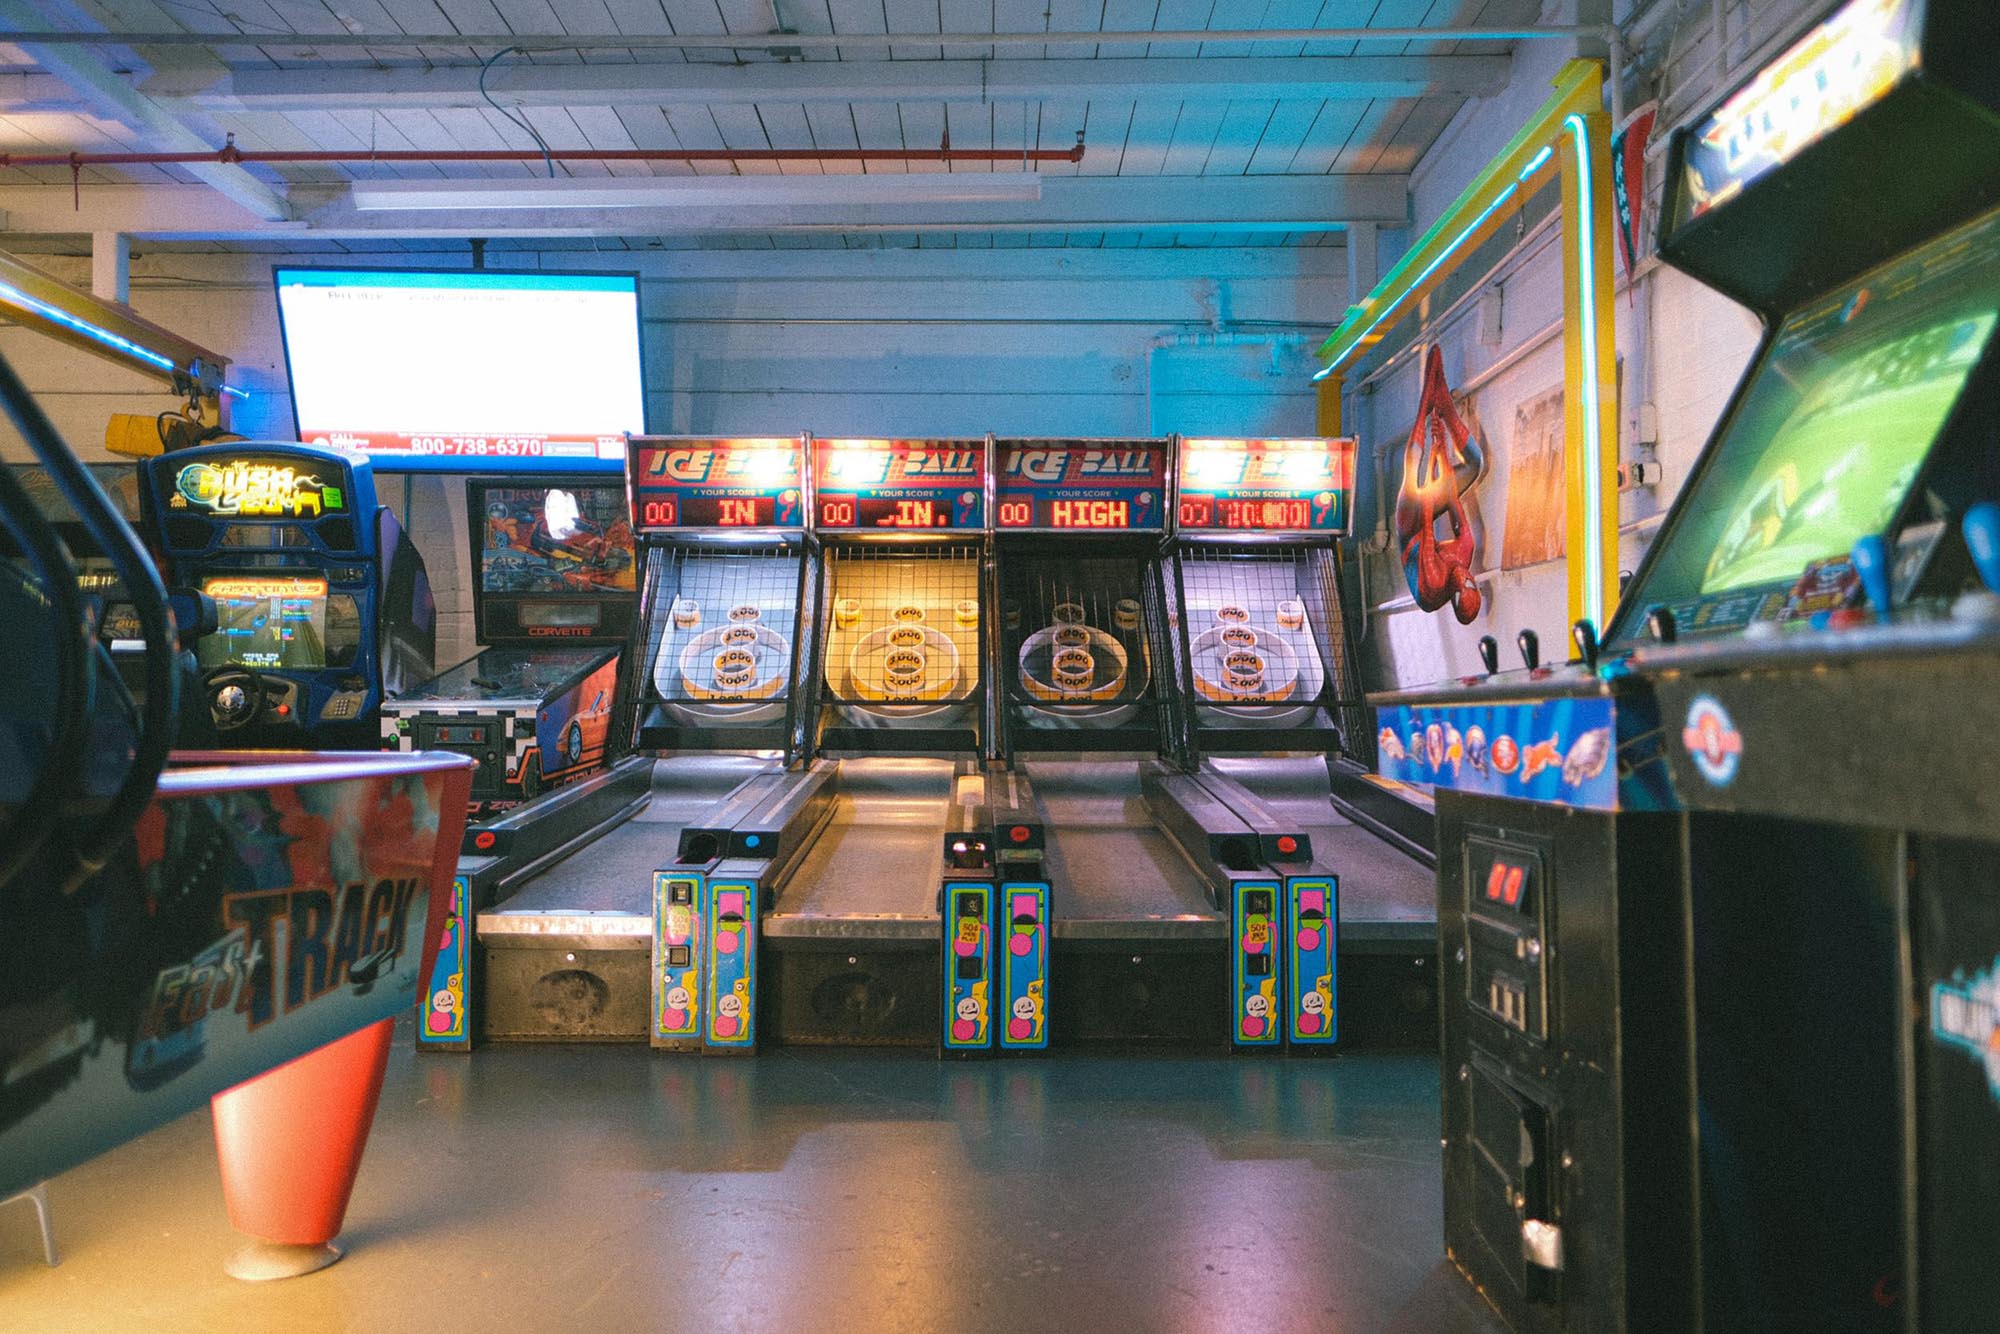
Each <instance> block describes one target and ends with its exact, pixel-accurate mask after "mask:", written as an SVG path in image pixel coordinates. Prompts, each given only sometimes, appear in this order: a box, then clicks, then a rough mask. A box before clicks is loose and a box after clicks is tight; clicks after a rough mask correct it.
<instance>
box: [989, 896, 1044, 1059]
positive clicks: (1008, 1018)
mask: <svg viewBox="0 0 2000 1334" xmlns="http://www.w3.org/2000/svg"><path fill="white" fill-rule="evenodd" d="M1000 929H1001V940H1002V944H1001V947H1000V959H999V963H1000V1000H1001V1003H1002V1004H1003V1005H1005V1006H1006V1009H1005V1010H1003V1011H1002V1012H1001V1015H1000V1018H1001V1028H1000V1033H999V1043H1000V1048H1001V1050H1003V1051H1039V1050H1041V1049H1042V1048H1044V1047H1047V1046H1048V1045H1049V887H1048V886H1047V885H1046V884H1042V883H1039V882H1022V883H1014V884H1004V885H1002V886H1000Z"/></svg>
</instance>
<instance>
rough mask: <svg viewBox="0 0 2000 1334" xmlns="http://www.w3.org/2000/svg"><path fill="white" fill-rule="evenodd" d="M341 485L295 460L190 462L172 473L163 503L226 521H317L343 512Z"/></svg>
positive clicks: (336, 478)
mask: <svg viewBox="0 0 2000 1334" xmlns="http://www.w3.org/2000/svg"><path fill="white" fill-rule="evenodd" d="M333 466H336V467H337V466H338V465H333ZM345 482H346V478H345V477H344V476H341V475H339V474H336V475H335V476H334V477H332V478H331V479H330V480H329V479H326V478H322V477H321V476H320V475H319V474H318V473H317V472H308V471H305V470H303V469H301V468H300V467H298V466H297V463H296V461H290V462H277V461H273V460H270V459H258V458H241V459H230V460H228V461H226V462H223V463H190V464H188V465H187V466H186V467H184V468H182V469H181V470H180V471H179V472H177V473H175V474H174V486H173V492H172V494H171V495H169V496H168V497H167V505H168V507H169V508H171V509H188V508H194V509H203V510H207V511H208V512H209V513H211V514H217V515H222V516H225V517H228V518H243V519H317V518H319V517H320V516H321V515H324V514H339V513H342V512H344V511H345V510H346V509H347V492H346V487H345Z"/></svg>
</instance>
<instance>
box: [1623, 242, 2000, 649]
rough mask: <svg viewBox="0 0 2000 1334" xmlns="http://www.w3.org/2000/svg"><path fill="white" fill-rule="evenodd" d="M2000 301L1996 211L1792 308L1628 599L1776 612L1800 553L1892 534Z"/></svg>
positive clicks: (1717, 618) (1724, 617) (1703, 612)
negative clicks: (1891, 526) (1804, 305)
mask: <svg viewBox="0 0 2000 1334" xmlns="http://www.w3.org/2000/svg"><path fill="white" fill-rule="evenodd" d="M1996 316H2000V213H1996V214H1993V215H1989V216H1988V217H1987V218H1985V219H1982V220H1981V221H1980V222H1978V223H1975V224H1973V225H1972V226H1971V227H1969V228H1965V229H1961V230H1960V231H1958V232H1956V233H1953V234H1951V235H1947V236H1944V237H1941V238H1939V239H1938V240H1937V241H1934V242H1931V243H1930V244H1928V245H1926V246H1924V247H1923V248H1922V249H1920V250H1917V251H1914V252H1912V253H1911V254H1909V255H1907V256H1905V257H1903V258H1902V259H1898V260H1894V261H1891V262H1890V263H1889V264H1887V265H1885V266H1883V267H1882V268H1880V269H1877V270H1876V271H1875V272H1873V273H1871V274H1869V275H1868V276H1867V277H1865V278H1864V279H1862V280H1861V281H1860V282H1859V283H1856V284H1854V285H1852V286H1849V287H1847V288H1845V289H1842V290H1839V291H1836V292H1834V293H1832V294H1830V295H1829V296H1827V297H1825V298H1823V299H1821V300H1819V301H1816V302H1814V303H1812V304H1811V305H1808V306H1806V307H1805V308H1803V309H1801V310H1799V311H1798V312H1796V313H1794V314H1793V315H1791V316H1790V317H1788V318H1787V319H1786V320H1785V322H1784V323H1783V325H1781V326H1780V328H1779V330H1778V334H1777V337H1776V338H1775V339H1774V340H1773V341H1772V343H1771V346H1770V349H1769V351H1768V352H1767V353H1766V354H1765V357H1764V361H1763V364H1762V365H1760V366H1759V367H1758V369H1757V372H1756V379H1755V381H1754V382H1753V383H1752V384H1751V385H1750V387H1749V389H1748V391H1747V392H1746V393H1745V394H1744V396H1743V399H1742V401H1741V403H1740V404H1739V405H1738V407H1737V410H1736V414H1735V416H1734V418H1733V419H1732V420H1731V421H1730V422H1729V424H1728V427H1727V430H1726V434H1725V435H1724V436H1723V437H1722V438H1721V439H1720V440H1719V441H1717V442H1716V443H1715V445H1714V446H1713V447H1712V449H1713V452H1712V455H1711V457H1710V459H1709V461H1708V463H1707V465H1706V466H1705V467H1704V468H1703V469H1702V471H1701V472H1699V473H1698V474H1697V476H1696V477H1695V479H1694V480H1693V481H1692V482H1691V483H1690V486H1691V488H1692V489H1691V491H1690V492H1689V495H1688V497H1687V501H1686V504H1685V506H1684V507H1683V509H1682V510H1681V512H1680V513H1679V515H1678V516H1677V518H1676V519H1675V521H1674V525H1673V527H1672V528H1671V529H1670V530H1669V531H1667V532H1666V533H1663V534H1662V535H1661V537H1660V539H1659V540H1660V541H1661V542H1662V543H1664V544H1665V546H1664V547H1663V549H1662V550H1661V551H1660V552H1659V554H1658V556H1657V558H1656V559H1655V561H1654V563H1653V565H1652V567H1651V569H1650V570H1649V571H1648V573H1647V575H1646V578H1645V580H1644V583H1643V584H1642V586H1640V587H1639V588H1636V589H1634V590H1633V591H1632V593H1631V595H1630V598H1629V605H1631V606H1632V607H1633V608H1634V609H1635V610H1639V609H1644V608H1648V607H1653V606H1665V607H1668V608H1670V609H1672V610H1673V612H1674V614H1675V619H1676V621H1677V622H1678V623H1679V626H1680V628H1681V630H1682V631H1683V633H1687V632H1694V633H1702V632H1709V633H1714V632H1719V631H1723V630H1728V629H1740V628H1741V627H1742V626H1744V625H1746V624H1748V623H1749V622H1751V621H1756V620H1768V619H1773V618H1775V617H1778V616H1779V615H1781V614H1782V613H1783V612H1784V607H1785V602H1786V596H1787V594H1788V593H1789V592H1790V591H1791V590H1792V589H1793V588H1794V586H1796V585H1798V583H1799V581H1800V579H1801V577H1802V576H1803V575H1804V574H1805V573H1806V569H1807V567H1808V566H1809V565H1815V564H1817V563H1819V562H1823V561H1833V560H1839V559H1841V558H1844V557H1846V555H1847V554H1848V552H1849V551H1850V550H1852V548H1853V546H1854V543H1855V541H1856V540H1857V539H1859V538H1861V537H1864V536H1867V535H1869V534H1875V533H1885V534H1886V530H1887V529H1888V528H1889V526H1890V524H1891V523H1893V522H1894V520H1895V518H1896V514H1897V512H1898V511H1899V510H1900V509H1901V507H1902V505H1903V501H1904V499H1905V497H1906V496H1907V495H1908V494H1909V491H1910V488H1911V486H1912V485H1913V484H1914V483H1915V481H1916V478H1917V475H1918V473H1919V471H1920V470H1921V468H1922V467H1923V462H1924V459H1925V458H1926V457H1927V456H1928V454H1929V453H1930V449H1931V446H1932V444H1933V443H1934V442H1935V440H1936V439H1937V436H1938V433H1939V431H1940V430H1941V429H1942V428H1943V426H1944V423H1945V419H1946V418H1947V417H1948V416H1949V415H1950V414H1951V410H1952V406H1953V405H1954V404H1955V403H1957V402H1958V399H1959V396H1960V395H1961V394H1962V393H1963V392H1964V389H1965V383H1966V379H1967V377H1968V376H1969V375H1970V374H1971V373H1972V370H1973V368H1974V367H1975V366H1977V365H1978V364H1979V362H1980V360H1981V358H1982V357H1983V356H1984V354H1985V351H1986V347H1987V344H1988V342H1989V341H1990V339H1991V337H1992V334H1993V328H1994V324H1995V322H1996ZM1636 619H1637V618H1636V617H1635V618H1629V619H1628V620H1627V625H1628V626H1629V625H1633V624H1635V622H1636Z"/></svg>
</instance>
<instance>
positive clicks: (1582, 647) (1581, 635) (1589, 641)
mask: <svg viewBox="0 0 2000 1334" xmlns="http://www.w3.org/2000/svg"><path fill="white" fill-rule="evenodd" d="M1569 637H1570V638H1571V639H1572V640H1574V641H1575V643H1576V651H1577V653H1578V654H1579V655H1581V656H1582V658H1583V665H1584V668H1585V669H1586V670H1588V671H1593V672H1594V671H1596V670H1597V626H1596V625H1595V624H1594V623H1592V621H1591V619H1590V618H1589V617H1588V616H1586V617H1584V618H1583V619H1582V620H1580V621H1578V622H1577V623H1576V624H1575V625H1572V626H1571V627H1570V628H1569Z"/></svg>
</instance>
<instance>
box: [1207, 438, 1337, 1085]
mask: <svg viewBox="0 0 2000 1334" xmlns="http://www.w3.org/2000/svg"><path fill="white" fill-rule="evenodd" d="M1354 456H1355V442H1354V441H1353V440H1351V439H1300V440H1252V439H1194V438H1183V439H1181V441H1180V457H1179V468H1178V473H1177V479H1176V480H1177V488H1176V493H1175V495H1176V503H1175V509H1176V519H1177V523H1176V529H1175V534H1176V537H1175V542H1174V543H1173V546H1172V563H1171V569H1170V578H1171V581H1172V583H1171V587H1170V589H1169V590H1168V591H1169V595H1170V601H1169V604H1168V616H1169V618H1170V620H1171V622H1172V625H1173V633H1174V635H1175V638H1176V640H1177V648H1178V650H1179V652H1178V663H1179V672H1180V676H1181V681H1182V695H1183V698H1184V699H1185V701H1186V712H1187V717H1186V721H1185V737H1186V740H1185V753H1184V755H1183V763H1184V764H1186V765H1187V766H1188V767H1189V768H1190V769H1192V770H1193V771H1194V773H1195V776H1196V778H1197V779H1198V781H1199V782H1200V783H1201V784H1202V786H1203V787H1205V788H1206V789H1207V791H1208V792H1209V794H1210V795H1211V797H1212V798H1213V800H1214V801H1215V802H1217V803H1219V804H1220V805H1221V806H1222V807H1223V808H1225V809H1226V810H1227V812H1229V813H1230V814H1232V815H1234V816H1235V817H1236V819H1237V820H1239V821H1240V822H1242V823H1243V824H1245V825H1247V827H1248V828H1250V829H1251V830H1254V831H1257V835H1258V847H1257V848H1256V849H1255V851H1254V857H1253V860H1254V862H1255V863H1256V864H1257V865H1258V866H1260V867H1262V868H1264V870H1265V872H1266V874H1265V875H1263V876H1258V877H1253V878H1249V879H1238V878H1234V877H1232V878H1231V879H1230V881H1229V890H1228V892H1229V902H1228V903H1226V904H1221V905H1218V906H1220V907H1222V908H1224V909H1225V910H1226V912H1227V913H1228V917H1229V940H1230V970H1229V971H1230V979H1231V981H1230V987H1231V1018H1230V1034H1231V1041H1232V1042H1234V1043H1235V1044H1236V1045H1237V1046H1239V1047H1247V1048H1266V1049H1275V1048H1277V1047H1278V1046H1280V1045H1281V1044H1287V1043H1289V1044H1290V1045H1292V1046H1296V1047H1302V1048H1303V1047H1312V1046H1316V1045H1320V1044H1323V1043H1327V1042H1330V1041H1332V1040H1333V1039H1334V1037H1335V1035H1336V1031H1337V1030H1336V1027H1335V1024H1334V1022H1333V1020H1334V1014H1333V1007H1334V1005H1335V1002H1336V997H1337V989H1338V978H1337V965H1336V957H1335V956H1336V951H1337V949H1338V944H1337V939H1338V936H1339V919H1340V904H1339V882H1338V879H1337V878H1336V876H1335V875H1334V874H1332V873H1331V872H1330V871H1329V870H1328V868H1327V866H1326V864H1325V862H1324V859H1323V858H1322V859H1321V860H1319V861H1316V860H1315V854H1314V848H1313V843H1312V838H1311V836H1310V835H1309V834H1308V833H1307V832H1306V831H1305V829H1304V828H1303V827H1301V825H1300V824H1299V823H1298V822H1297V821H1296V820H1294V819H1291V818H1290V817H1288V816H1287V815H1285V814H1281V813H1280V812H1279V811H1278V810H1276V809H1274V798H1275V797H1276V796H1277V795H1278V794H1279V793H1280V792H1282V791H1283V790H1284V789H1285V788H1286V787H1287V785H1288V784H1295V783H1297V782H1299V781H1300V778H1301V771H1302V773H1303V780H1304V781H1305V783H1306V785H1307V787H1308V789H1309V791H1310V793H1311V795H1312V798H1313V804H1314V805H1316V806H1318V807H1320V808H1325V807H1326V805H1327V801H1326V797H1327V790H1326V781H1327V771H1326V767H1325V766H1326V761H1327V759H1328V758H1329V757H1331V756H1334V755H1336V754H1338V753H1339V751H1340V749H1341V737H1342V727H1343V724H1345V725H1347V726H1350V727H1351V726H1352V725H1353V724H1352V721H1351V719H1349V718H1348V717H1347V714H1346V713H1345V712H1344V711H1345V710H1349V709H1351V706H1352V705H1353V704H1354V703H1356V702H1358V698H1359V692H1358V683H1357V682H1356V681H1354V680H1353V678H1352V675H1351V671H1350V664H1349V661H1348V656H1347V652H1346V644H1347V630H1346V624H1345V617H1344V614H1343V611H1342V605H1341V593H1340V574H1339V563H1338V548H1337V542H1338V540H1339V539H1340V538H1341V537H1342V536H1344V535H1345V534H1346V533H1347V531H1348V528H1349V526H1350V522H1351V500H1352V496H1353V489H1354ZM1279 752H1290V753H1291V754H1292V756H1293V758H1279V757H1277V753H1279ZM1301 755H1303V756H1304V757H1305V758H1298V757H1299V756H1301ZM1219 756H1224V757H1227V756H1233V757H1238V758H1237V759H1235V760H1234V761H1233V762H1229V763H1228V764H1227V767H1226V768H1225V767H1223V766H1219V765H1217V764H1216V763H1215V760H1216V757H1219ZM1253 757H1254V758H1253ZM1308 941H1310V942H1311V944H1310V945H1307V944H1306V942H1308ZM1288 944H1289V945H1290V946H1292V948H1288V947H1287V945H1288Z"/></svg>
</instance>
